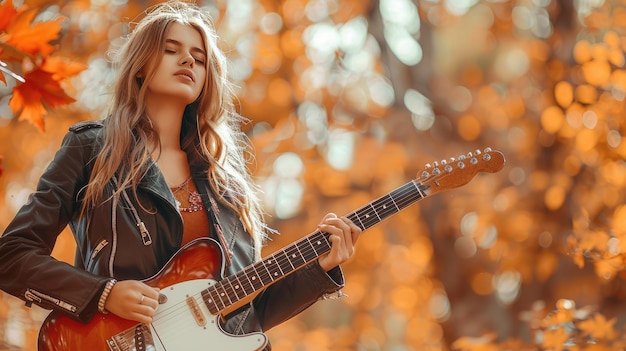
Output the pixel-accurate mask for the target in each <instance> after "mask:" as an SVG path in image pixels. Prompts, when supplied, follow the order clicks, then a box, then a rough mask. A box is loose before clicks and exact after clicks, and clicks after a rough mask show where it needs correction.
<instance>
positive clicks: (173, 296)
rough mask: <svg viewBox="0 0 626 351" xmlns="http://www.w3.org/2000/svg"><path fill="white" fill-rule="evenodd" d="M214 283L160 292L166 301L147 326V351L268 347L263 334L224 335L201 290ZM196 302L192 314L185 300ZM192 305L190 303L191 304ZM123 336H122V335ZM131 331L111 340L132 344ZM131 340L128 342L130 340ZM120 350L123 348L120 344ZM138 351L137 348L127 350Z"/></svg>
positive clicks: (196, 283) (199, 281) (193, 282)
mask: <svg viewBox="0 0 626 351" xmlns="http://www.w3.org/2000/svg"><path fill="white" fill-rule="evenodd" d="M213 284H215V281H214V280H211V279H197V280H189V281H185V282H181V283H177V284H174V285H171V286H169V287H167V288H165V289H163V290H161V294H163V295H165V297H166V298H167V301H165V302H164V303H162V304H161V305H159V307H158V308H157V311H156V315H155V316H154V319H153V322H152V324H150V325H149V329H150V334H151V337H152V339H153V340H152V342H153V345H151V344H152V342H150V340H149V338H150V337H149V336H148V337H147V338H146V341H147V342H146V350H147V351H179V350H184V351H195V350H198V351H206V350H209V349H210V350H237V351H239V350H241V351H253V350H262V349H263V347H265V346H266V345H267V342H268V340H267V337H266V336H265V335H264V334H263V333H251V334H246V335H232V334H229V333H227V332H225V331H224V330H223V329H222V327H221V325H220V323H219V319H220V316H216V315H213V314H211V313H210V312H209V310H208V308H207V307H206V305H205V303H204V301H203V300H202V296H201V294H200V291H202V290H204V289H206V288H208V287H209V286H211V285H213ZM189 298H191V299H192V301H195V306H196V309H195V312H194V309H193V308H192V307H190V303H189V301H188V299H189ZM192 304H193V302H192ZM194 313H195V314H196V315H197V314H198V313H200V314H201V315H202V316H203V317H204V320H205V324H204V325H199V323H198V319H197V318H196V317H194ZM122 334H125V335H124V336H122ZM133 334H134V332H133V331H132V330H131V331H125V332H123V333H120V334H119V335H117V336H114V337H113V338H112V339H116V338H123V339H125V341H124V342H122V343H123V344H126V343H132V344H134V342H133V341H132V336H133ZM129 339H131V340H129ZM119 346H120V349H122V350H124V349H126V347H125V346H128V345H125V346H122V345H119ZM130 350H137V347H130Z"/></svg>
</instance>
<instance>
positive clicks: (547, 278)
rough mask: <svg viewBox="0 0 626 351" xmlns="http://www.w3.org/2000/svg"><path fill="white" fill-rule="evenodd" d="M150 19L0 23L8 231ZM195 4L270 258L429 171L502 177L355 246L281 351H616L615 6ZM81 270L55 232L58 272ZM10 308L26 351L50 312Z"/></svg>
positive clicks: (5, 303)
mask: <svg viewBox="0 0 626 351" xmlns="http://www.w3.org/2000/svg"><path fill="white" fill-rule="evenodd" d="M154 3H155V2H154V1H132V2H126V1H122V0H120V1H114V2H108V1H96V0H92V1H88V0H73V1H71V0H65V1H46V0H31V1H29V0H26V1H23V2H20V3H19V6H16V5H17V1H16V2H15V3H14V2H12V1H6V0H5V1H3V2H2V3H1V5H0V80H2V84H0V138H1V139H2V140H3V141H2V143H1V144H0V154H1V155H3V157H4V158H3V159H2V158H0V161H1V162H2V163H1V164H0V167H1V168H0V172H1V173H0V174H1V175H2V177H0V195H2V196H1V197H0V202H1V203H2V206H0V223H1V224H3V225H6V223H8V221H9V220H10V219H11V217H12V216H13V215H14V213H15V211H17V209H18V208H19V206H20V205H21V204H22V203H23V202H24V201H25V200H26V197H27V195H28V193H30V192H31V191H32V190H33V189H34V187H35V184H36V180H37V177H38V175H39V174H41V171H42V169H43V168H44V167H45V165H46V164H47V162H48V161H49V160H50V158H51V157H52V155H53V153H54V151H55V150H56V148H57V147H58V144H59V141H60V138H61V137H62V135H63V133H64V132H65V131H66V130H67V127H68V126H69V125H71V124H73V123H75V122H77V121H79V120H82V119H90V118H91V119H96V118H100V117H101V113H102V107H103V104H104V102H105V101H106V99H107V93H106V87H107V84H108V83H109V82H110V77H111V68H110V65H109V59H108V53H109V51H110V50H114V49H115V48H116V47H118V46H119V41H120V37H122V36H123V35H124V34H125V33H126V32H127V29H126V28H127V26H126V24H127V23H128V22H131V21H133V19H134V18H135V16H136V15H137V14H139V13H140V12H141V11H142V10H143V9H145V8H147V7H148V6H149V5H151V4H154ZM200 3H201V4H203V5H204V6H206V8H207V10H208V11H210V12H211V13H212V14H213V16H214V17H215V18H216V22H217V24H218V28H219V32H220V35H221V37H222V39H223V40H224V48H225V50H226V51H227V52H228V54H229V56H230V57H231V60H232V64H231V69H230V71H231V76H232V78H233V79H234V80H235V81H236V82H237V83H238V86H239V87H240V90H239V99H240V101H239V102H240V110H241V112H242V114H243V115H245V116H246V117H248V118H250V119H251V123H250V124H249V125H247V126H246V128H247V129H246V130H247V131H248V132H249V134H250V137H251V140H252V141H253V143H254V145H255V148H256V149H255V151H256V157H257V159H256V163H255V164H254V168H253V171H254V172H255V175H256V177H257V179H258V181H259V184H260V185H262V187H263V189H264V196H265V198H264V200H265V203H266V205H267V209H268V212H269V214H270V215H271V216H270V217H269V218H268V221H269V222H270V225H271V226H273V227H275V228H277V229H279V230H280V232H281V233H282V234H281V235H279V236H275V237H273V238H272V239H273V240H272V241H271V242H269V243H268V246H267V248H266V253H271V252H272V251H274V250H277V249H278V248H281V247H283V246H285V245H287V244H289V243H291V242H293V241H295V240H296V239H297V238H299V237H301V236H304V235H306V234H308V233H309V232H310V231H312V230H313V229H314V228H315V227H316V224H317V221H318V220H319V218H321V216H322V215H323V213H325V212H327V211H335V212H337V213H339V214H344V213H348V212H349V211H351V210H354V209H355V208H358V207H359V206H361V205H363V204H365V203H367V202H369V201H371V200H373V199H375V198H377V197H378V196H381V195H382V194H385V193H387V192H389V191H391V190H393V189H394V188H396V187H397V186H399V185H401V184H404V183H405V182H406V181H407V180H410V179H412V178H415V177H416V176H417V175H419V174H420V173H421V171H422V169H423V168H424V167H425V164H426V163H429V164H431V165H432V164H434V162H438V163H440V162H441V161H442V160H449V158H450V157H458V156H459V155H466V154H467V153H468V152H475V150H483V149H484V148H485V147H491V148H493V149H496V150H499V151H501V152H503V153H504V154H505V156H506V158H507V165H506V166H505V168H504V169H503V170H502V171H500V172H499V173H497V174H485V175H477V176H476V177H474V179H472V181H471V182H470V183H469V184H468V185H466V186H464V187H461V188H458V189H454V190H453V191H450V192H446V193H442V194H437V195H436V196H433V197H432V198H427V199H425V200H424V201H421V202H419V203H418V204H417V205H415V206H413V207H411V208H409V209H407V210H405V211H403V212H402V213H399V214H397V215H396V216H394V217H393V218H391V219H389V220H386V221H385V222H383V223H381V224H379V225H377V226H375V227H373V228H372V229H370V230H368V231H367V232H365V233H364V234H363V236H362V237H361V239H360V241H359V244H358V250H357V253H356V257H355V258H354V259H353V260H352V261H350V262H349V263H348V264H346V265H344V267H343V268H344V271H345V274H346V279H347V285H346V287H345V289H344V290H343V291H344V292H345V293H346V294H347V295H349V297H347V298H342V299H339V300H336V301H324V302H320V303H318V304H316V305H314V306H313V307H312V308H310V309H308V310H307V311H306V312H304V313H302V314H300V315H299V316H297V317H295V318H294V319H292V320H290V321H288V322H286V323H285V324H283V325H282V326H280V327H277V328H275V329H272V330H270V331H268V334H269V336H270V338H271V340H272V342H273V345H274V350H279V351H280V350H285V351H286V350H459V351H491V350H533V351H534V350H571V351H574V350H576V351H578V350H580V351H583V350H587V351H591V350H593V351H603V350H624V349H626V329H625V328H626V317H625V316H626V305H625V304H624V303H623V301H624V300H625V299H626V284H625V282H626V267H625V265H626V261H625V257H626V256H625V253H626V206H625V204H624V203H625V201H624V200H625V196H626V163H625V162H624V159H625V157H626V142H624V137H623V135H624V134H625V133H626V125H625V124H624V121H625V119H624V117H623V116H624V113H625V112H626V111H624V106H625V105H624V99H625V98H626V70H625V69H624V65H625V62H624V58H625V56H624V55H625V54H624V52H625V51H626V28H625V26H626V2H625V1H619V0H605V1H584V0H583V1H571V0H558V1H557V0H541V1H539V0H537V1H524V0H503V1H488V0H482V1H479V0H476V1H433V0H412V1H411V0H380V1H373V0H282V1H277V0H249V1H226V0H216V1H204V2H200ZM3 85H4V87H3ZM74 100H76V101H75V102H74V103H72V102H73V101H74ZM44 118H45V123H44ZM19 119H22V120H27V121H29V122H31V123H21V122H17V120H19ZM33 125H34V126H35V127H33ZM44 125H45V133H42V131H44ZM303 228H305V229H304V230H303ZM73 249H74V248H73V244H72V238H71V234H69V233H68V232H64V233H63V235H62V236H61V237H60V238H59V240H58V242H57V249H55V252H54V253H53V254H54V255H55V256H56V257H58V258H59V259H63V260H67V261H70V262H71V260H72V258H73ZM22 305H23V304H22V303H21V302H20V301H19V300H17V299H15V298H12V297H8V296H4V297H2V298H0V350H3V349H24V350H34V349H35V340H36V337H37V330H38V327H39V324H40V323H41V321H42V319H43V318H44V317H45V314H46V311H41V310H39V309H37V308H33V309H27V308H24V307H23V306H22ZM2 341H4V345H5V346H3V344H2ZM11 345H14V346H11ZM15 345H16V346H15Z"/></svg>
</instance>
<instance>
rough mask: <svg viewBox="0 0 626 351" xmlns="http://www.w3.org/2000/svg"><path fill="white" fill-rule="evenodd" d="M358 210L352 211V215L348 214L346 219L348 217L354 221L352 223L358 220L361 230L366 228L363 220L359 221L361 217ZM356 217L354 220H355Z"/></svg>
mask: <svg viewBox="0 0 626 351" xmlns="http://www.w3.org/2000/svg"><path fill="white" fill-rule="evenodd" d="M358 212H359V211H356V212H353V213H352V215H349V216H348V219H350V220H351V221H352V222H354V224H357V223H356V222H357V221H359V224H361V227H360V228H361V230H365V229H367V227H366V226H365V225H364V224H363V222H362V221H361V218H360V217H359V214H358ZM355 219H356V221H355Z"/></svg>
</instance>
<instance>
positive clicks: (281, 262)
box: [275, 250, 296, 275]
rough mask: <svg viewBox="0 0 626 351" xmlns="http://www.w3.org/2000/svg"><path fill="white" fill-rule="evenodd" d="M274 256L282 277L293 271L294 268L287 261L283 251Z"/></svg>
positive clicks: (289, 261)
mask: <svg viewBox="0 0 626 351" xmlns="http://www.w3.org/2000/svg"><path fill="white" fill-rule="evenodd" d="M275 256H276V261H277V262H278V266H279V267H280V270H281V272H283V275H286V274H289V272H291V271H293V270H294V269H295V268H296V267H294V266H293V264H292V263H291V260H290V259H289V256H287V253H286V252H285V250H280V251H278V252H277V253H276V255H275Z"/></svg>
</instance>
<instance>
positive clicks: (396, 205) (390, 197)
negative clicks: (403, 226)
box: [387, 193, 400, 212]
mask: <svg viewBox="0 0 626 351" xmlns="http://www.w3.org/2000/svg"><path fill="white" fill-rule="evenodd" d="M387 197H389V199H390V200H391V202H393V205H394V206H395V207H396V212H400V207H398V204H396V200H394V199H393V196H391V193H389V194H387Z"/></svg>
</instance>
